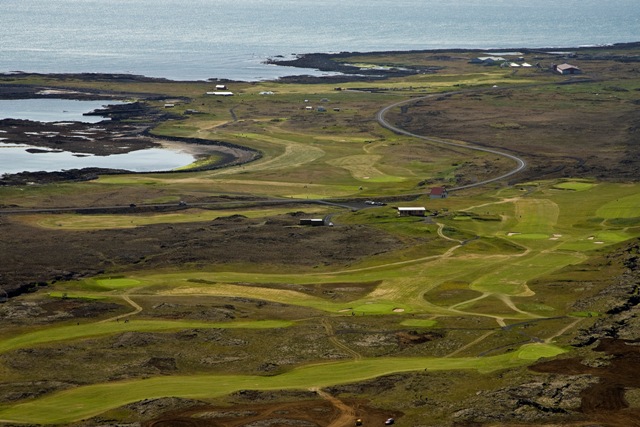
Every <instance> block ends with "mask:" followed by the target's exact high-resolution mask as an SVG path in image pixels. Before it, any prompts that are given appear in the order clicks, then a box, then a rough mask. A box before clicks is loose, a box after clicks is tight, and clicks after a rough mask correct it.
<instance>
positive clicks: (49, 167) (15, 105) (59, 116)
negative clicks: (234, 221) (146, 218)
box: [0, 98, 195, 175]
mask: <svg viewBox="0 0 640 427" xmlns="http://www.w3.org/2000/svg"><path fill="white" fill-rule="evenodd" d="M114 104H123V102H121V101H113V100H108V101H107V100H102V101H77V100H68V99H52V98H40V99H18V100H0V119H6V118H11V119H22V120H31V121H38V122H52V123H53V122H84V123H97V122H100V121H103V120H109V119H105V118H104V117H100V116H84V115H83V114H84V113H87V112H90V111H93V110H96V109H98V108H103V107H104V106H105V105H114ZM4 133H6V132H5V131H3V130H2V129H1V128H0V175H3V174H13V173H19V172H39V171H45V172H55V171H62V170H68V169H82V168H92V167H97V168H107V169H126V170H130V171H133V172H150V171H166V170H172V169H176V168H179V167H182V166H186V165H188V164H190V163H192V162H193V161H194V160H195V157H194V156H193V155H192V154H189V153H188V152H187V151H186V150H182V149H181V145H182V144H180V143H171V144H170V146H169V145H167V146H163V147H161V148H150V149H145V150H137V151H131V152H129V153H124V154H112V155H109V156H96V155H93V154H87V153H73V152H69V151H60V150H51V149H47V148H43V147H35V146H30V145H25V144H15V143H12V142H11V141H10V140H9V139H8V138H6V137H3V134H4ZM185 148H186V145H185Z"/></svg>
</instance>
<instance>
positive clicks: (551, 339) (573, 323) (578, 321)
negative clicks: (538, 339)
mask: <svg viewBox="0 0 640 427" xmlns="http://www.w3.org/2000/svg"><path fill="white" fill-rule="evenodd" d="M580 322H582V319H577V320H576V321H575V322H572V323H571V324H569V325H567V326H565V327H564V328H562V329H560V330H559V331H558V332H556V333H555V334H553V335H551V336H550V337H549V338H547V339H545V340H544V342H545V344H551V342H552V341H553V340H554V339H556V338H557V337H559V336H560V335H562V334H564V333H565V332H567V331H568V330H569V329H572V328H574V327H575V326H576V325H577V324H578V323H580Z"/></svg>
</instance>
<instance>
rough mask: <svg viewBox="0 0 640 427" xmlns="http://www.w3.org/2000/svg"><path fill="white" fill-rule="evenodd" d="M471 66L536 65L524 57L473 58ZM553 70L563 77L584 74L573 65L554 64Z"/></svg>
mask: <svg viewBox="0 0 640 427" xmlns="http://www.w3.org/2000/svg"><path fill="white" fill-rule="evenodd" d="M469 63H471V64H479V65H487V66H492V65H499V66H500V67H508V68H533V67H534V65H531V64H529V63H527V62H525V60H524V58H523V57H522V56H520V57H518V58H516V59H515V60H509V59H507V58H504V57H502V56H479V57H477V58H473V59H471V60H470V61H469ZM535 67H536V68H540V64H536V65H535ZM551 70H552V71H553V72H555V73H558V74H562V75H572V74H582V70H581V69H580V68H579V67H577V66H575V65H571V64H567V63H564V64H560V65H557V64H552V65H551Z"/></svg>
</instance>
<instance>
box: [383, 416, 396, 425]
mask: <svg viewBox="0 0 640 427" xmlns="http://www.w3.org/2000/svg"><path fill="white" fill-rule="evenodd" d="M395 422H396V420H394V419H393V418H387V421H385V422H384V425H386V426H390V425H392V424H395Z"/></svg>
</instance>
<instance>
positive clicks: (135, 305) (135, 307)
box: [98, 294, 142, 323]
mask: <svg viewBox="0 0 640 427" xmlns="http://www.w3.org/2000/svg"><path fill="white" fill-rule="evenodd" d="M122 299H123V300H125V301H126V302H127V303H128V304H129V305H130V306H131V307H133V311H131V312H129V313H125V314H121V315H119V316H114V317H110V318H108V319H104V320H101V321H99V322H98V323H106V322H114V321H115V322H117V321H118V320H120V319H123V318H125V317H129V316H133V315H135V314H138V313H140V312H141V311H142V307H141V306H140V305H138V303H136V302H135V301H133V300H132V299H131V298H130V297H129V295H127V294H125V295H122Z"/></svg>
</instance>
